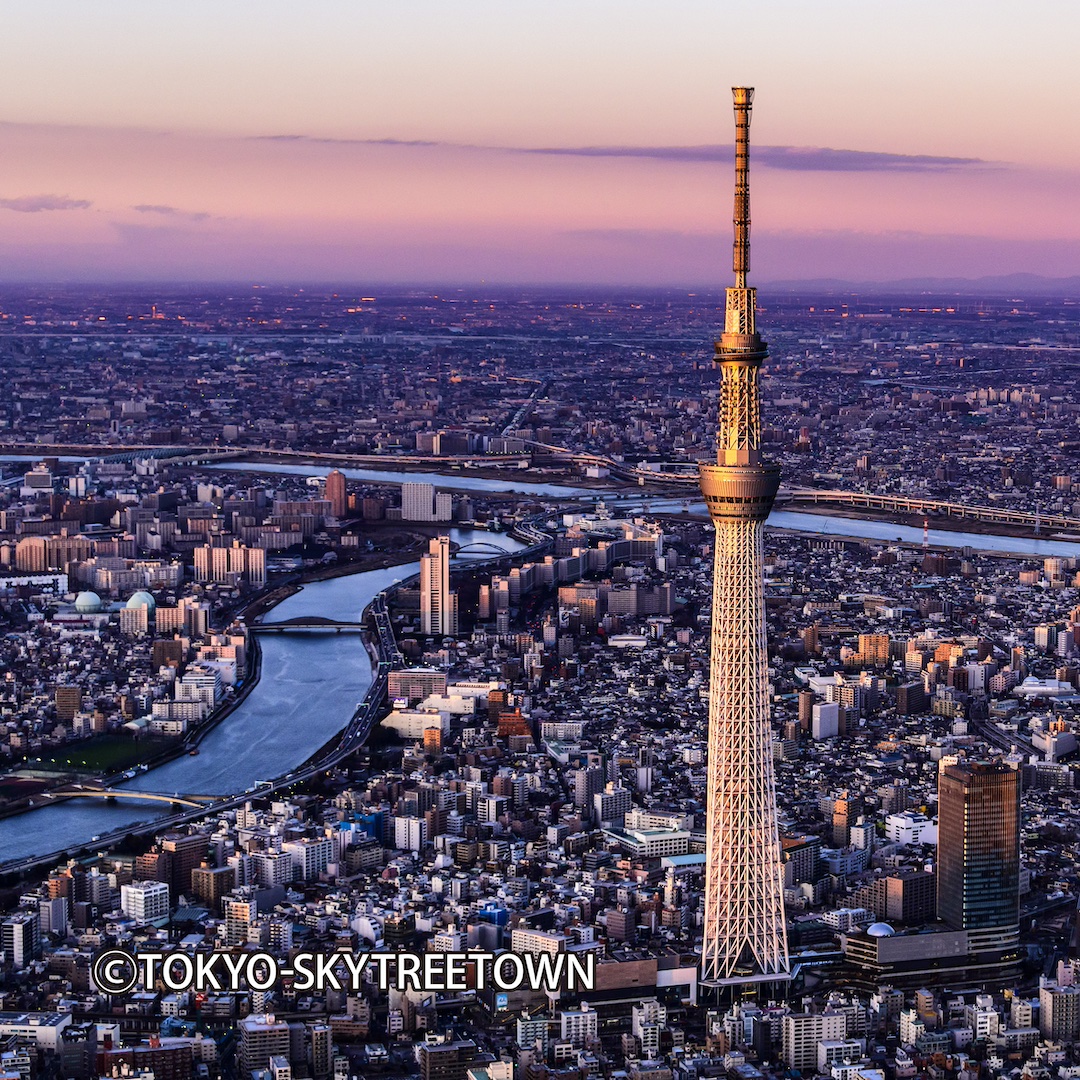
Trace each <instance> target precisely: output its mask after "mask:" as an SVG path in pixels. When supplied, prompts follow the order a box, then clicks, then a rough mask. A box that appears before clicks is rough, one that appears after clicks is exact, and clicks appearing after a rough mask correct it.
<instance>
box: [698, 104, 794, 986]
mask: <svg viewBox="0 0 1080 1080" xmlns="http://www.w3.org/2000/svg"><path fill="white" fill-rule="evenodd" d="M732 93H733V95H734V98H735V215H734V223H735V245H734V259H733V268H734V271H735V284H734V286H733V287H732V288H729V289H728V290H727V305H726V313H725V320H724V332H723V334H721V336H720V340H719V341H718V342H717V343H716V355H715V362H716V364H717V365H718V367H719V368H720V373H721V383H720V416H719V427H718V432H717V463H716V464H715V465H702V466H701V467H700V480H701V491H702V494H703V495H704V496H705V502H706V505H707V506H708V508H709V514H710V515H711V517H712V520H713V525H714V527H715V530H716V546H715V554H714V561H713V626H712V649H711V658H710V664H709V675H710V686H709V757H708V788H707V799H708V824H707V827H706V831H707V848H706V856H705V859H706V864H705V865H706V870H705V927H704V930H705V933H704V942H703V945H702V953H701V981H702V983H704V984H707V985H719V986H724V985H732V984H736V983H744V982H772V981H779V980H784V979H787V978H788V977H789V973H788V949H787V931H786V928H785V925H784V899H783V870H782V867H781V861H780V838H779V831H778V828H777V821H776V786H775V780H774V774H773V761H772V748H771V739H770V730H769V701H768V683H767V678H768V676H767V670H766V669H767V667H768V650H767V647H766V639H765V596H764V592H765V590H764V584H763V564H764V555H763V532H764V526H765V519H766V518H767V517H768V516H769V511H770V510H771V509H772V505H773V500H774V499H775V498H776V492H777V489H778V488H779V486H780V468H779V466H777V465H773V464H770V463H769V462H767V461H765V459H764V458H763V457H762V454H761V402H760V395H759V390H758V374H759V371H760V368H761V362H762V361H763V360H764V359H765V358H766V356H767V355H768V351H767V348H766V345H765V342H764V341H762V340H761V337H760V335H759V334H758V332H757V329H756V327H755V314H754V302H755V290H754V289H752V288H749V287H748V286H747V284H746V273H747V271H748V270H749V269H750V157H749V153H750V109H751V104H752V102H753V98H754V91H753V90H752V89H749V88H747V87H736V88H734V89H733V90H732Z"/></svg>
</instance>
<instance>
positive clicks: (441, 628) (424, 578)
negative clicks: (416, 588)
mask: <svg viewBox="0 0 1080 1080" xmlns="http://www.w3.org/2000/svg"><path fill="white" fill-rule="evenodd" d="M420 632H421V633H422V634H432V635H434V636H436V637H446V636H453V635H454V634H456V633H457V632H458V606H457V593H456V592H451V591H450V537H449V536H436V537H434V538H433V539H432V540H431V541H430V542H429V543H428V553H427V554H426V555H423V556H421V558H420Z"/></svg>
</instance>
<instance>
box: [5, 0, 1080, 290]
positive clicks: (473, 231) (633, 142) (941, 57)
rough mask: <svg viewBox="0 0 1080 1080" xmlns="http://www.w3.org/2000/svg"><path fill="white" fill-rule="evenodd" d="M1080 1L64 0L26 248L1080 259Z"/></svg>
mask: <svg viewBox="0 0 1080 1080" xmlns="http://www.w3.org/2000/svg"><path fill="white" fill-rule="evenodd" d="M1077 41H1080V6H1077V5H1076V4H1074V3H1073V2H1071V0H1060V2H1050V0H1028V2H1027V3H1025V4H1024V5H1023V6H1021V5H1016V4H1004V3H996V2H994V0H981V2H979V3H975V2H966V0H947V2H946V0H936V2H934V3H929V2H924V0H905V2H904V3H902V4H901V3H886V2H871V0H819V2H818V3H814V4H810V3H807V2H806V0H764V2H759V3H750V2H748V0H744V2H743V3H740V4H735V3H729V2H726V0H710V2H705V0H670V2H667V3H656V2H655V0H654V2H651V3H641V2H637V0H621V2H618V3H615V2H608V0H576V2H573V3H570V2H563V0H542V2H534V0H483V2H481V0H460V2H458V3H449V2H445V0H442V2H434V0H383V2H375V0H371V2H369V0H321V2H320V0H309V2H308V3H300V2H299V0H289V2H279V0H216V2H212V3H210V2H202V0H155V2H146V0H94V2H93V3H87V2H86V0H35V2H34V3H23V4H13V5H8V6H7V7H6V8H5V13H4V32H3V35H2V37H0V280H3V281H6V282H60V281H106V282H107V281H121V280H123V281H139V280H144V281H155V282H166V281H267V282H288V283H304V282H340V283H345V282H356V283H364V282H379V283H383V282H423V283H436V282H463V283H469V282H479V281H487V282H490V283H501V284H518V283H534V282H535V283H541V282H575V283H587V282H595V283H598V284H608V283H616V284H633V285H657V286H666V285H692V286H700V285H710V284H712V285H717V286H719V285H723V284H726V283H727V280H728V277H729V268H730V235H731V233H730V230H731V225H730V217H731V186H732V166H731V156H730V145H731V142H732V139H733V132H734V127H733V122H732V114H731V95H730V87H731V86H733V85H736V84H740V85H751V86H754V87H756V90H757V95H756V99H755V109H754V120H753V125H752V128H751V137H752V143H753V149H752V154H751V177H752V203H753V221H754V229H753V263H752V274H751V276H752V278H753V279H754V280H756V281H757V282H758V283H767V282H769V281H776V280H792V279H808V278H822V277H838V278H844V279H847V280H851V281H856V282H860V281H862V282H869V281H882V280H890V279H896V278H906V277H946V276H948V277H952V276H963V277H978V276H982V275H996V274H1011V273H1015V272H1028V273H1037V274H1044V275H1047V276H1068V275H1077V274H1080V194H1078V193H1080V126H1078V125H1077V123H1076V120H1075V118H1076V116H1077V115H1080V79H1077V77H1076V74H1075V72H1076V60H1075V47H1076V42H1077Z"/></svg>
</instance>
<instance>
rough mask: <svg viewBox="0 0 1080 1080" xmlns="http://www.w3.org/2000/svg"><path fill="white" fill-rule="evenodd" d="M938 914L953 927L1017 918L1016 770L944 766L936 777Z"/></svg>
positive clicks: (993, 925)
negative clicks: (937, 778) (938, 776)
mask: <svg viewBox="0 0 1080 1080" xmlns="http://www.w3.org/2000/svg"><path fill="white" fill-rule="evenodd" d="M937 913H938V918H940V919H941V920H942V921H943V922H944V923H946V924H947V925H948V926H950V927H951V928H953V929H954V930H975V931H979V930H989V929H999V930H1006V929H1008V930H1013V929H1016V928H1017V927H1018V926H1019V922H1020V774H1019V773H1018V772H1017V771H1016V770H1015V769H1011V768H1009V766H1008V765H1004V764H1001V763H1000V762H994V763H988V762H967V763H962V764H958V765H948V766H946V767H945V769H944V770H943V771H942V773H941V776H940V778H939V780H938V865H937Z"/></svg>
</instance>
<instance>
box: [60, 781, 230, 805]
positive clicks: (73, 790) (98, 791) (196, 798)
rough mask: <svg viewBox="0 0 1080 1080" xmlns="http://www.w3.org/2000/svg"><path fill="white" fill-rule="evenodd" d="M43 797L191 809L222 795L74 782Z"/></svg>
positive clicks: (214, 800)
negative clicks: (125, 801)
mask: <svg viewBox="0 0 1080 1080" xmlns="http://www.w3.org/2000/svg"><path fill="white" fill-rule="evenodd" d="M43 798H44V799H46V800H50V801H52V800H60V799H125V800H134V801H137V802H159V803H167V804H168V805H170V806H184V807H187V808H188V809H189V810H197V809H198V808H199V807H201V806H205V805H206V804H207V803H212V802H216V801H218V800H219V799H220V798H221V796H220V795H189V794H181V793H180V792H173V793H171V794H170V793H169V792H165V791H136V790H135V789H134V788H125V787H97V786H96V785H92V784H72V785H70V786H69V787H63V788H57V789H56V790H55V791H49V792H46V793H45V795H44V796H43Z"/></svg>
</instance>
